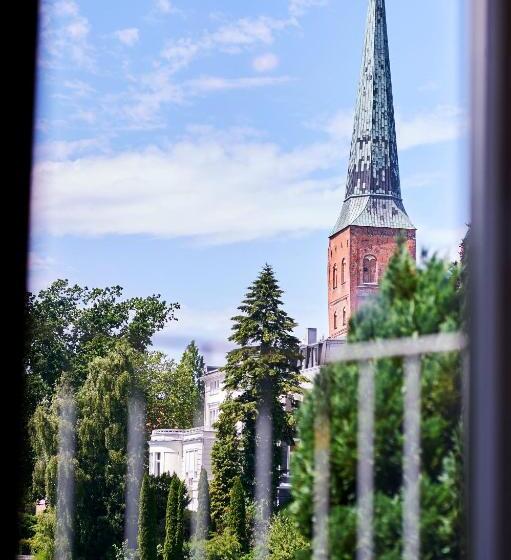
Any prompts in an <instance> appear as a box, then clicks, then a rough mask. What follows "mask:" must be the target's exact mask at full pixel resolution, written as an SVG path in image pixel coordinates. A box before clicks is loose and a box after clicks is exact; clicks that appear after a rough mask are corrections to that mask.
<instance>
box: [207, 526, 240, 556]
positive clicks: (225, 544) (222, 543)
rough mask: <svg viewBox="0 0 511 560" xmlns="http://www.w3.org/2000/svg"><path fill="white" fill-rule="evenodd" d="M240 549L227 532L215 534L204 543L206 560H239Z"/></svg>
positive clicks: (233, 536) (232, 536)
mask: <svg viewBox="0 0 511 560" xmlns="http://www.w3.org/2000/svg"><path fill="white" fill-rule="evenodd" d="M242 554H243V552H242V547H241V544H240V543H239V542H238V539H237V538H236V536H235V535H234V534H233V533H232V532H231V531H230V530H229V529H227V530H225V531H224V532H222V533H219V534H216V535H215V536H213V537H212V538H211V540H209V541H208V542H207V543H206V558H207V560H240V558H241V556H242Z"/></svg>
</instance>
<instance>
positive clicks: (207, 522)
mask: <svg viewBox="0 0 511 560" xmlns="http://www.w3.org/2000/svg"><path fill="white" fill-rule="evenodd" d="M210 528H211V514H210V504H209V483H208V473H207V472H206V469H205V468H204V467H203V468H202V469H201V472H200V477H199V496H198V505H197V525H196V531H195V537H196V538H197V539H198V540H206V539H207V538H208V536H209V531H210Z"/></svg>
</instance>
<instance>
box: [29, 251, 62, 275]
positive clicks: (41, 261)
mask: <svg viewBox="0 0 511 560" xmlns="http://www.w3.org/2000/svg"><path fill="white" fill-rule="evenodd" d="M54 264H55V259H53V258H52V257H48V256H44V255H40V254H39V253H36V252H35V251H30V253H29V254H28V269H29V271H30V272H38V271H47V270H50V269H51V268H52V267H53V265H54Z"/></svg>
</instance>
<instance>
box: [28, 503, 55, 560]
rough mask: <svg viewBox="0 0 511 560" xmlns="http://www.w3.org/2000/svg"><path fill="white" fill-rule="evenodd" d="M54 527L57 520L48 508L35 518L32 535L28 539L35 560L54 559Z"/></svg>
mask: <svg viewBox="0 0 511 560" xmlns="http://www.w3.org/2000/svg"><path fill="white" fill-rule="evenodd" d="M56 526H57V520H56V517H55V510H54V509H53V508H48V509H47V510H46V511H44V512H42V513H40V514H39V515H37V516H36V522H35V526H34V535H33V537H32V538H31V539H30V547H31V549H32V553H33V554H34V558H35V560H53V559H54V557H55V530H56Z"/></svg>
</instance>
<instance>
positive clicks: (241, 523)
mask: <svg viewBox="0 0 511 560" xmlns="http://www.w3.org/2000/svg"><path fill="white" fill-rule="evenodd" d="M227 528H228V529H229V530H230V531H231V532H232V534H233V535H234V536H235V537H236V539H237V541H238V542H239V543H240V546H241V550H242V552H247V549H248V545H249V538H248V527H247V511H246V498H245V491H244V490H243V484H242V482H241V478H240V477H239V476H238V477H236V478H235V479H234V484H233V487H232V488H231V493H230V503H229V511H228V513H227Z"/></svg>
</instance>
